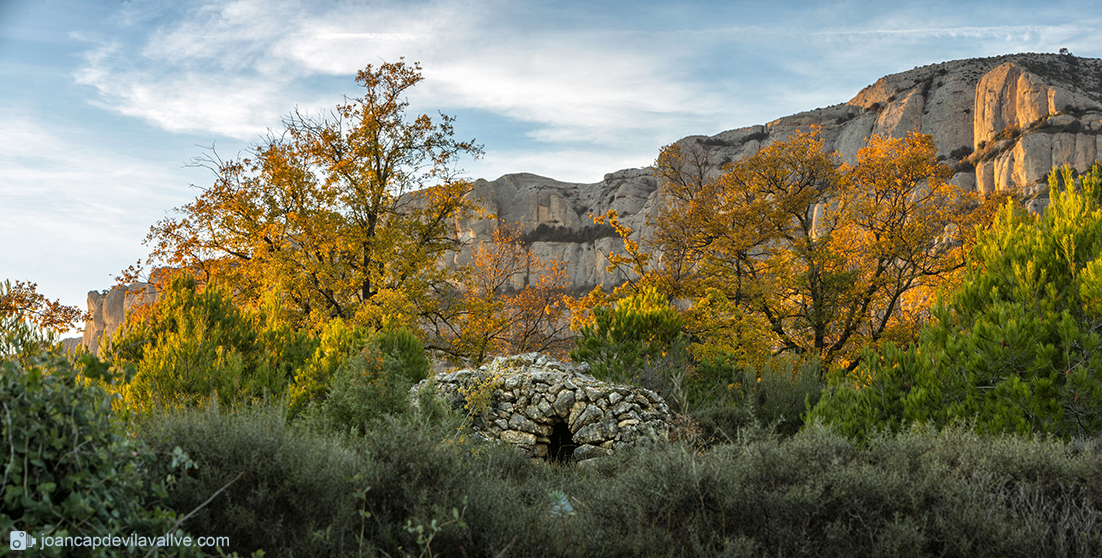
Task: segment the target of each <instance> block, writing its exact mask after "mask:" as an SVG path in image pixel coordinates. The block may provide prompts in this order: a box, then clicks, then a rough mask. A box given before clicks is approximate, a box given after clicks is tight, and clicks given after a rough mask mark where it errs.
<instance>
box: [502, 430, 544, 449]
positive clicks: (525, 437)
mask: <svg viewBox="0 0 1102 558" xmlns="http://www.w3.org/2000/svg"><path fill="white" fill-rule="evenodd" d="M501 441H502V442H507V443H510V444H514V445H518V446H533V445H535V443H536V435H535V434H529V433H527V432H517V431H516V430H506V431H504V432H502V433H501Z"/></svg>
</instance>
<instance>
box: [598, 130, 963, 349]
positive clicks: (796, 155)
mask: <svg viewBox="0 0 1102 558" xmlns="http://www.w3.org/2000/svg"><path fill="white" fill-rule="evenodd" d="M702 153H703V152H702V148H700V147H699V146H697V145H693V144H691V143H688V144H674V145H670V146H667V147H665V148H663V150H662V152H661V154H660V156H659V157H658V160H657V162H656V168H657V173H658V175H659V177H660V179H661V182H662V191H663V193H664V195H665V199H666V206H665V207H664V208H663V209H662V210H661V211H660V212H659V214H658V216H657V219H656V220H655V222H654V223H652V224H653V225H654V227H655V232H654V240H653V241H652V242H651V244H650V245H649V246H646V247H642V248H641V247H639V246H638V245H636V244H634V243H630V242H629V243H628V245H627V246H626V248H627V255H625V256H613V257H611V258H610V259H611V260H612V262H613V264H614V265H622V266H625V267H629V268H631V269H632V270H633V271H634V272H635V274H636V276H638V277H640V281H641V282H642V283H646V284H652V285H655V286H656V287H657V288H658V290H659V291H660V292H663V293H665V294H667V295H668V296H671V297H673V298H680V299H685V300H688V301H690V302H693V309H692V310H690V311H689V312H688V317H689V320H688V322H687V327H688V328H689V329H690V332H691V333H693V334H694V335H695V336H696V337H697V338H698V339H699V340H702V341H703V342H704V343H705V344H706V345H707V344H712V345H723V344H730V343H731V341H730V339H733V338H734V339H743V340H754V341H755V342H756V343H757V344H759V345H761V346H764V347H765V348H766V349H768V351H769V352H772V353H774V354H779V353H785V352H792V353H798V354H809V355H815V356H817V357H820V358H822V359H823V361H824V363H827V364H830V363H832V362H838V363H841V364H852V363H854V362H856V357H857V353H858V348H859V347H861V346H865V345H868V344H870V343H876V342H878V341H879V340H881V339H884V338H887V339H892V338H897V337H902V338H909V337H913V335H914V334H915V333H916V331H917V325H916V320H915V316H914V313H915V312H916V311H918V310H919V309H920V308H924V307H925V298H926V297H928V296H929V295H930V294H932V292H933V291H934V289H936V287H937V286H938V285H939V284H940V283H941V282H942V281H943V280H945V278H946V277H947V276H948V275H949V274H951V273H952V272H953V271H955V270H957V269H959V268H961V267H962V266H963V265H964V252H963V250H962V246H964V245H965V244H967V242H968V238H966V236H967V235H966V234H962V233H961V231H966V230H970V229H971V226H970V224H969V223H970V222H971V221H970V220H971V219H972V218H973V217H972V216H973V214H974V212H973V211H972V209H973V208H974V207H975V205H974V200H973V199H972V198H971V197H970V196H968V195H966V193H965V192H963V191H962V190H961V189H960V188H959V187H957V186H955V185H953V184H950V183H948V182H947V181H946V180H947V179H948V177H949V175H950V174H951V173H950V171H949V169H948V168H947V167H946V166H945V165H942V164H940V163H938V161H937V159H936V154H937V152H936V148H935V147H934V144H933V141H932V139H931V138H930V137H929V136H925V135H921V134H917V133H911V134H909V135H908V136H906V137H904V138H881V137H872V138H870V139H869V144H868V147H866V148H864V149H862V150H861V151H860V153H859V154H858V157H857V162H856V164H854V165H846V164H842V163H841V162H840V161H839V158H838V156H837V155H836V154H830V153H825V152H824V151H823V146H822V141H821V139H820V138H819V137H818V134H817V131H815V130H813V131H811V132H808V133H803V132H797V133H795V134H794V135H792V136H791V137H789V138H788V139H786V140H783V141H777V142H774V143H772V144H770V145H768V146H766V147H764V148H762V149H761V150H760V151H759V152H758V153H756V154H755V155H753V156H751V157H749V158H747V159H744V160H741V161H738V162H735V163H731V164H729V165H728V166H726V167H725V169H724V170H725V172H724V173H723V174H722V175H720V176H712V175H710V174H709V173H708V172H707V170H706V157H705V156H703V155H702ZM613 217H614V216H613ZM620 228H621V229H622V228H623V227H620ZM622 234H623V233H622ZM625 238H626V236H625ZM648 249H649V251H650V252H649V253H647V250H648ZM736 349H739V350H744V351H748V352H749V351H752V350H753V349H752V348H746V347H742V348H736ZM732 350H735V349H732Z"/></svg>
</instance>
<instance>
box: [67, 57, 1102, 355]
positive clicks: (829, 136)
mask: <svg viewBox="0 0 1102 558" xmlns="http://www.w3.org/2000/svg"><path fill="white" fill-rule="evenodd" d="M812 126H817V127H819V129H820V133H821V137H822V139H823V143H824V147H825V148H826V149H828V150H832V151H837V152H838V153H839V154H840V155H841V157H842V159H843V160H844V161H846V162H854V161H855V160H856V159H857V153H858V151H859V150H860V149H861V148H862V147H864V146H865V145H866V142H867V139H868V138H869V137H870V136H872V135H886V136H894V137H901V136H903V135H904V134H906V133H907V132H909V131H911V130H918V131H919V132H921V133H924V134H929V135H930V136H932V137H933V140H934V144H935V145H936V146H937V148H938V153H939V155H938V156H939V158H941V159H942V160H943V162H945V163H946V164H948V165H950V166H952V167H953V168H954V169H956V174H955V175H954V176H953V178H952V181H953V183H955V184H958V185H960V186H962V187H964V188H965V189H978V190H980V191H981V192H985V193H988V192H993V191H997V190H1011V191H1015V192H1019V193H1021V194H1023V195H1024V196H1026V197H1027V198H1031V199H1029V201H1028V204H1029V207H1031V208H1032V209H1034V210H1043V208H1044V207H1045V206H1047V203H1048V187H1047V182H1046V180H1045V179H1046V175H1047V174H1048V173H1049V172H1050V171H1051V169H1052V168H1053V167H1055V166H1060V165H1065V164H1066V165H1070V166H1072V167H1073V168H1075V169H1076V170H1078V171H1084V170H1086V169H1087V168H1088V167H1089V165H1090V164H1091V163H1092V162H1094V161H1095V160H1097V159H1102V142H1099V137H1100V135H1102V60H1098V59H1092V58H1078V57H1075V56H1071V55H1059V54H1012V55H1006V56H998V57H993V58H981V59H971V60H955V61H951V62H943V63H940V64H932V65H929V66H923V67H920V68H915V69H913V70H909V71H906V72H901V73H898V74H892V75H889V76H885V77H883V78H880V79H879V80H877V81H876V83H873V84H872V85H870V86H868V87H866V88H864V89H863V90H861V91H860V92H859V93H858V94H857V95H856V96H854V97H853V98H852V99H850V100H849V101H848V102H845V103H842V104H838V105H834V106H830V107H826V108H820V109H815V110H810V111H806V112H801V113H799V114H795V115H792V116H785V117H783V118H778V119H776V120H774V121H772V122H769V123H767V124H763V125H759V126H750V127H746V128H739V129H736V130H729V131H726V132H722V133H719V134H716V135H714V136H710V137H708V136H690V137H687V138H683V139H681V140H680V141H679V143H680V144H681V145H682V147H683V148H689V149H693V150H697V151H698V152H699V154H700V155H701V158H702V160H704V161H706V166H707V167H708V169H709V171H708V172H711V173H714V174H719V173H720V172H721V170H720V169H721V166H722V165H723V164H724V163H728V162H731V161H737V160H739V159H742V158H745V157H748V156H750V155H752V154H754V153H756V152H757V151H758V150H759V149H761V147H762V146H763V145H767V144H769V143H771V142H774V141H778V140H781V139H784V138H786V137H788V136H790V135H791V134H792V133H794V132H795V131H797V130H800V131H807V130H809V129H810V128H811V127H812ZM656 155H657V146H656ZM471 195H472V196H473V197H474V198H476V199H478V200H481V203H482V205H483V207H484V208H485V210H486V212H487V213H494V214H496V215H497V216H498V217H499V218H501V219H503V220H505V221H506V222H510V223H512V222H519V223H521V224H522V225H523V226H524V228H523V231H524V238H525V240H526V241H527V242H528V243H529V244H530V246H531V247H532V249H533V251H534V252H535V254H536V255H537V256H539V257H541V258H543V259H545V260H552V259H556V260H559V261H561V262H564V264H565V271H566V273H567V277H568V280H569V281H570V284H571V285H572V286H573V288H574V289H575V290H577V291H587V290H590V289H592V288H593V287H595V286H600V287H603V288H609V287H612V286H614V285H617V284H619V283H621V282H623V281H624V279H625V277H623V275H622V274H620V273H617V272H612V273H610V272H608V271H607V270H606V268H607V266H608V260H607V257H606V256H607V254H609V253H610V252H611V251H614V250H617V249H619V248H620V247H621V245H622V243H621V241H620V239H619V238H618V237H617V236H616V233H615V231H613V230H612V228H611V227H609V226H607V225H606V226H597V225H594V223H593V219H592V217H593V216H596V215H602V214H604V213H605V212H606V211H608V210H609V209H615V210H616V211H617V213H618V214H619V215H620V220H621V222H623V223H624V224H625V225H627V226H629V227H631V228H632V229H633V230H634V231H635V235H636V240H639V239H641V238H644V239H645V238H646V237H647V236H648V235H649V234H650V230H649V229H648V227H647V221H648V218H649V217H650V216H652V215H654V214H656V213H657V212H658V211H659V209H660V208H661V207H662V203H663V200H662V196H661V193H660V191H659V188H658V181H657V180H656V179H655V177H654V175H653V172H652V170H651V169H626V170H620V171H616V172H613V173H609V174H606V175H605V176H604V178H603V180H601V181H600V182H595V183H588V184H582V183H568V182H559V181H557V180H553V179H551V178H545V177H542V176H537V175H534V174H509V175H505V176H502V177H501V178H498V179H497V180H493V181H487V180H478V181H477V182H476V183H475V187H474V191H473V192H472V194H471ZM493 226H494V223H492V222H490V221H488V220H472V221H464V222H460V223H456V234H457V236H458V237H459V238H460V239H462V240H464V241H466V244H467V246H466V247H465V248H464V249H462V250H460V251H459V252H457V253H455V254H452V255H450V256H449V257H448V258H447V259H446V261H445V262H443V263H444V265H448V266H451V267H456V266H459V265H463V264H466V263H469V262H470V259H471V246H472V245H473V243H475V242H480V241H484V240H487V239H489V238H490V233H491V231H492V227H493ZM532 280H534V278H533V277H528V276H525V275H523V274H522V275H518V276H516V277H515V278H514V285H513V286H514V287H523V286H524V285H525V284H527V283H529V282H531V281H532ZM112 292H113V291H112ZM112 296H114V297H115V298H113V299H110V300H108V298H110V297H112ZM101 298H102V299H103V300H101ZM121 304H122V302H121V298H120V297H119V295H118V294H116V295H112V294H111V292H108V293H107V295H105V296H104V295H100V294H99V293H96V292H93V293H89V311H90V312H92V313H93V320H92V321H91V322H89V323H88V325H87V326H86V328H85V345H86V346H93V345H91V344H90V343H95V340H96V339H98V338H99V337H100V336H101V335H102V332H103V331H104V329H105V328H106V330H107V331H113V330H114V327H117V324H118V323H119V322H120V320H121V317H122V315H123V314H124V313H125V308H124V307H123V306H122V305H121ZM100 306H103V310H100V311H99V315H100V316H101V318H96V317H95V316H96V315H97V313H96V312H97V309H98V308H100ZM120 308H122V311H120Z"/></svg>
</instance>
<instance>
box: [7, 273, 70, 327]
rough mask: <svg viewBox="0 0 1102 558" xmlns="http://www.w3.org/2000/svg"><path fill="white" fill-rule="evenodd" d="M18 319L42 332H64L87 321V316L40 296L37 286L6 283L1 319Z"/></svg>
mask: <svg viewBox="0 0 1102 558" xmlns="http://www.w3.org/2000/svg"><path fill="white" fill-rule="evenodd" d="M9 318H10V319H15V320H19V321H22V322H26V323H29V324H32V325H34V326H35V327H39V328H42V329H47V330H52V331H55V332H60V331H65V330H68V329H69V328H71V327H73V326H74V325H76V324H77V323H78V322H83V321H85V320H87V319H88V314H87V312H84V311H82V310H80V309H79V308H76V307H75V306H65V305H64V304H61V303H60V302H58V301H56V300H50V299H48V298H46V296H45V295H43V294H40V293H39V292H38V284H37V283H31V282H26V281H16V282H15V285H12V284H11V282H10V281H4V283H3V285H0V319H9Z"/></svg>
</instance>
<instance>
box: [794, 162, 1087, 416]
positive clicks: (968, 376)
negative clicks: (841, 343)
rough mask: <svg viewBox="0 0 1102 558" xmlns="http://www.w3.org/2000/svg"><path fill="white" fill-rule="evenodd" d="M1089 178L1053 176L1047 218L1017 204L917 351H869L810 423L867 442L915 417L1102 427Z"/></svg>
mask: <svg viewBox="0 0 1102 558" xmlns="http://www.w3.org/2000/svg"><path fill="white" fill-rule="evenodd" d="M1058 174H1059V175H1060V176H1059V177H1058V176H1057V175H1058ZM1080 178H1081V180H1080V182H1079V188H1078V189H1075V187H1074V184H1075V180H1074V179H1073V177H1072V174H1071V171H1070V170H1069V169H1066V168H1065V169H1064V170H1063V172H1062V173H1053V174H1052V175H1051V176H1050V179H1049V183H1050V190H1049V191H1050V195H1051V199H1052V201H1051V204H1050V205H1049V206H1048V208H1047V209H1046V210H1045V212H1044V214H1043V215H1041V216H1034V215H1031V214H1029V213H1027V212H1025V211H1024V210H1022V209H1020V208H1018V207H1016V206H1014V205H1013V204H1012V203H1010V202H1008V204H1007V205H1006V206H1004V207H1003V208H1002V210H1001V211H1000V212H999V214H998V216H997V218H996V220H995V223H994V224H993V226H992V227H991V228H990V229H988V230H985V231H980V235H979V238H978V242H977V244H976V246H975V248H974V249H973V250H972V252H971V254H970V259H969V267H968V269H967V272H966V273H965V276H964V280H963V282H962V284H961V286H960V287H959V288H958V289H957V290H956V291H954V292H952V293H951V294H949V295H948V296H947V298H946V299H945V300H943V301H942V302H941V303H939V304H937V305H935V307H934V308H933V310H932V314H933V319H932V320H931V322H930V323H929V324H928V325H927V326H926V327H925V328H924V329H923V330H922V332H921V333H920V336H919V341H918V344H917V346H915V347H911V348H908V349H903V350H901V349H898V348H895V347H890V346H888V347H885V349H884V351H883V352H882V353H881V354H880V355H873V354H869V353H866V354H865V359H864V362H863V364H862V365H861V366H859V367H858V368H857V370H856V371H855V373H854V374H849V375H838V376H835V377H834V378H833V379H832V381H831V387H830V389H829V394H828V395H827V396H825V397H823V400H822V401H821V402H820V404H819V406H818V407H817V408H816V409H815V410H814V411H813V412H812V414H811V415H812V417H814V418H815V419H819V420H822V421H824V422H827V423H830V424H833V425H835V426H836V427H837V428H839V429H840V430H841V431H842V432H845V433H847V434H852V435H858V436H867V435H868V433H870V432H872V431H875V430H877V429H892V430H898V429H900V428H902V427H903V426H904V425H905V424H908V423H910V422H926V423H930V424H935V425H939V426H944V425H949V424H954V423H966V424H972V425H974V427H975V428H976V429H977V430H979V431H981V432H986V433H1002V432H1015V433H1018V434H1024V435H1033V434H1047V433H1051V434H1055V435H1058V436H1063V437H1072V436H1090V435H1095V434H1098V433H1099V432H1102V335H1100V333H1099V326H1100V325H1102V204H1100V196H1102V167H1100V166H1098V165H1096V166H1095V167H1094V169H1093V170H1092V172H1091V173H1090V174H1086V175H1083V176H1082V177H1080Z"/></svg>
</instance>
